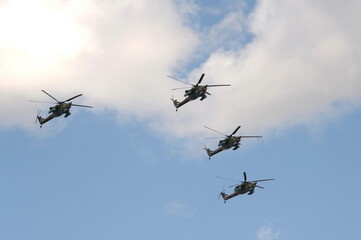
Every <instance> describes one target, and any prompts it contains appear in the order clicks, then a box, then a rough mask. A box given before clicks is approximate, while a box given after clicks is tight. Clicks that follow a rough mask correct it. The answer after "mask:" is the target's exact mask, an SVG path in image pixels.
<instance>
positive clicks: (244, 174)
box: [243, 172, 247, 182]
mask: <svg viewBox="0 0 361 240" xmlns="http://www.w3.org/2000/svg"><path fill="white" fill-rule="evenodd" d="M243 178H244V181H245V182H247V174H246V172H243Z"/></svg>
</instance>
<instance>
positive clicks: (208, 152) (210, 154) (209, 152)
mask: <svg viewBox="0 0 361 240" xmlns="http://www.w3.org/2000/svg"><path fill="white" fill-rule="evenodd" d="M204 149H205V150H206V152H207V154H208V157H209V159H211V157H212V156H213V151H212V150H211V149H209V148H207V147H206V146H204Z"/></svg>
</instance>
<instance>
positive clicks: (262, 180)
mask: <svg viewBox="0 0 361 240" xmlns="http://www.w3.org/2000/svg"><path fill="white" fill-rule="evenodd" d="M273 180H274V179H273V178H269V179H260V180H254V181H252V182H255V183H257V182H265V181H273Z"/></svg>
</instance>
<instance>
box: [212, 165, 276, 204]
mask: <svg viewBox="0 0 361 240" xmlns="http://www.w3.org/2000/svg"><path fill="white" fill-rule="evenodd" d="M217 177H218V178H222V179H226V180H231V181H236V182H241V184H235V185H231V186H229V187H234V186H235V188H234V192H233V193H231V194H229V195H228V194H226V193H225V192H224V190H222V191H221V193H220V196H222V198H223V200H224V203H226V201H227V200H228V199H231V198H233V197H235V196H238V195H241V194H245V193H248V195H252V194H253V193H254V190H255V188H256V187H258V188H262V189H264V187H261V186H258V185H257V183H258V182H264V181H272V180H274V179H272V178H270V179H260V180H254V181H247V174H246V172H243V177H244V180H243V181H238V180H233V179H229V178H224V177H219V176H217Z"/></svg>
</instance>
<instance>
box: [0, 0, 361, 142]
mask: <svg viewBox="0 0 361 240" xmlns="http://www.w3.org/2000/svg"><path fill="white" fill-rule="evenodd" d="M20 2H23V1H15V0H9V1H6V2H5V3H3V4H2V5H1V6H0V28H1V29H2V30H4V33H6V34H1V35H0V75H1V80H0V101H1V105H0V112H1V115H0V125H2V126H4V125H5V126H11V125H14V124H18V125H21V126H23V127H24V126H25V127H28V126H29V125H30V123H32V119H33V117H34V114H35V113H36V109H38V108H41V107H39V106H38V105H35V104H32V105H31V104H29V103H27V100H28V99H37V100H47V96H45V95H43V94H42V93H41V92H40V89H45V90H48V91H49V92H50V93H53V94H54V95H55V96H57V97H58V98H60V99H62V98H64V99H65V98H68V97H70V96H72V95H75V94H77V93H84V97H82V98H81V99H80V98H79V99H78V100H79V103H81V101H84V103H86V104H92V105H94V106H96V108H95V109H94V110H93V111H94V112H96V111H98V110H97V109H111V110H115V111H116V112H118V113H119V116H120V119H123V118H124V117H125V118H127V117H129V116H136V117H137V118H140V119H146V120H147V121H148V122H149V125H151V126H152V127H154V128H156V129H159V130H161V131H162V132H164V133H167V134H171V135H174V136H178V137H184V138H187V137H189V138H192V139H194V136H198V137H199V139H200V140H202V137H207V136H208V135H211V134H210V133H209V132H206V130H205V129H204V128H203V127H202V125H208V126H210V127H212V128H215V129H217V130H219V131H222V132H225V133H226V134H228V133H231V132H232V131H233V130H234V129H235V127H236V126H237V125H242V126H243V127H242V129H241V130H240V132H241V133H242V134H249V133H250V134H261V133H262V134H264V133H265V132H267V131H269V130H273V129H282V128H286V127H290V126H293V125H297V124H309V123H318V122H320V121H322V120H324V119H325V118H327V117H330V116H334V115H338V114H341V113H343V112H344V111H347V110H349V109H351V108H352V107H353V106H354V105H358V104H360V100H361V95H360V92H361V80H360V79H361V72H360V71H361V70H360V68H359V66H360V65H361V47H360V44H359V43H360V42H361V29H360V28H358V26H357V23H358V19H359V11H360V10H361V3H360V2H359V1H356V0H349V1H346V2H342V3H341V2H340V1H325V0H324V1H317V2H315V1H312V0H307V1H296V0H280V1H277V2H275V1H269V0H262V1H259V2H258V4H257V5H256V7H255V10H254V12H253V13H251V16H248V17H247V16H244V13H243V12H240V11H239V8H240V6H239V4H237V3H236V4H237V7H235V8H234V9H236V10H234V11H232V10H230V12H229V13H228V14H225V17H224V18H223V19H222V20H221V21H220V22H218V23H216V24H214V25H213V26H207V29H208V30H209V31H203V32H202V31H201V33H205V32H207V34H209V35H208V40H207V38H204V37H201V36H198V35H197V33H196V32H195V31H193V30H191V28H190V27H189V26H188V27H186V26H185V24H184V23H186V24H189V21H188V20H187V19H184V18H185V17H186V16H187V15H188V14H195V13H197V12H198V11H199V10H198V9H199V8H200V7H201V6H200V7H199V6H197V5H195V4H194V2H193V1H187V2H186V3H188V4H189V6H184V5H182V8H181V9H183V10H182V11H181V12H179V10H178V9H177V5H176V4H175V3H174V2H172V1H170V0H163V1H157V2H155V3H154V2H149V1H145V0H134V1H120V2H114V1H97V0H82V1H79V0H76V1H75V0H69V1H61V0H58V1H53V2H52V3H51V4H50V3H45V1H41V0H33V1H31V4H30V3H29V5H28V8H29V9H31V11H24V10H22V9H24V8H23V6H21V4H19V3H20ZM228 4H229V3H228ZM230 9H231V8H230ZM192 19H195V18H192ZM195 24H197V23H195ZM243 31H250V32H251V33H252V34H253V38H252V41H251V42H249V43H248V44H247V45H246V46H243V44H244V41H243V40H242V39H244V32H243ZM237 37H238V38H237ZM212 38H213V39H212ZM214 38H216V39H217V40H214ZM200 40H201V43H200V44H202V45H209V46H212V47H211V48H210V50H212V52H210V53H209V54H210V57H209V58H208V59H207V60H206V61H205V62H204V63H203V64H201V66H200V67H199V68H197V69H194V70H193V71H192V72H191V73H190V74H189V76H188V79H189V81H190V82H196V81H197V80H198V78H199V76H200V75H201V73H202V72H204V73H206V76H205V78H204V80H203V81H204V83H207V84H212V83H231V84H232V86H231V87H227V88H212V89H210V90H209V91H210V92H211V93H212V96H209V97H208V98H207V99H206V100H204V101H203V102H200V101H198V100H196V101H194V102H191V103H189V104H187V105H185V106H183V107H181V108H180V109H179V111H178V112H177V113H176V112H175V109H174V108H173V106H172V104H171V101H170V100H169V98H170V97H171V95H172V94H174V96H175V97H176V98H178V99H180V98H182V95H183V94H182V92H171V91H170V89H171V88H173V87H178V86H180V85H179V83H177V82H174V81H172V80H170V79H167V78H166V77H165V75H167V74H172V72H171V71H172V70H175V69H179V68H180V67H181V66H183V65H182V64H183V63H185V62H187V61H189V60H190V59H191V58H192V55H191V54H192V53H195V52H196V51H195V49H196V47H197V46H198V45H197V44H198V43H199V41H200ZM237 40H240V43H239V44H240V45H238V44H237ZM221 42H224V46H227V50H224V49H223V48H222V46H223V45H222V44H220V43H221ZM215 48H217V49H216V50H215ZM5 103H6V104H5ZM44 108H45V106H44ZM29 119H31V120H29ZM197 144H198V143H197ZM199 144H200V146H202V145H203V144H202V143H200V142H199ZM197 149H198V147H197Z"/></svg>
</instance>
